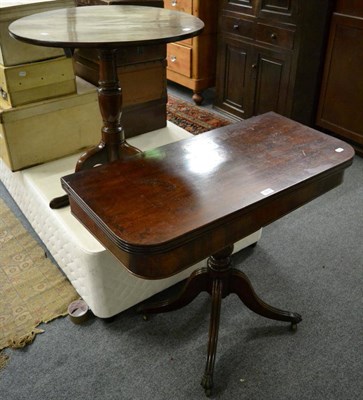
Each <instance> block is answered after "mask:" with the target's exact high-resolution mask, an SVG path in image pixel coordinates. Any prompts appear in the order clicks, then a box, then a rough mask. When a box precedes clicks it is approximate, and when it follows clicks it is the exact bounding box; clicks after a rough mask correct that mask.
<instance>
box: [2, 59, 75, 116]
mask: <svg viewBox="0 0 363 400" xmlns="http://www.w3.org/2000/svg"><path fill="white" fill-rule="evenodd" d="M72 93H76V83H75V75H74V70H73V63H72V59H70V58H66V57H57V58H52V59H49V60H46V61H39V62H34V63H28V64H21V65H15V66H12V67H4V66H2V65H0V94H1V96H0V107H1V108H3V109H6V108H10V107H17V106H20V105H23V104H28V103H32V102H36V101H40V100H45V99H50V98H53V97H59V96H64V95H67V94H72Z"/></svg>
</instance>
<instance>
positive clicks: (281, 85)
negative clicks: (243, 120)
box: [250, 47, 291, 116]
mask: <svg viewBox="0 0 363 400" xmlns="http://www.w3.org/2000/svg"><path fill="white" fill-rule="evenodd" d="M254 51H255V52H256V54H255V62H254V63H253V64H252V66H253V71H254V72H255V75H254V77H253V79H252V86H253V87H252V89H251V90H250V92H251V93H254V103H253V111H252V112H253V115H259V114H263V113H265V112H268V111H275V112H277V113H279V114H282V115H286V116H289V112H290V110H289V108H290V107H289V97H290V96H289V92H290V88H289V81H290V69H291V68H290V64H291V62H290V59H291V56H290V54H289V53H287V52H286V53H285V52H277V51H273V50H269V49H265V48H258V47H256V48H255V49H254Z"/></svg>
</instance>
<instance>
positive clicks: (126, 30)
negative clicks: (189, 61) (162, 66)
mask: <svg viewBox="0 0 363 400" xmlns="http://www.w3.org/2000/svg"><path fill="white" fill-rule="evenodd" d="M203 27H204V23H203V22H202V21H201V20H200V19H199V18H197V17H194V16H193V15H190V14H186V13H183V12H178V11H172V10H168V9H164V8H157V7H142V6H121V5H115V6H111V5H109V6H85V7H74V8H73V7H71V8H64V9H59V10H53V11H47V12H42V13H38V14H33V15H29V16H27V17H23V18H20V19H18V20H16V21H15V22H13V23H11V24H10V26H9V32H10V35H11V36H13V37H14V38H15V39H18V40H21V41H23V42H26V43H31V44H36V45H40V46H50V47H64V48H75V47H78V48H79V47H109V48H111V47H113V48H117V47H121V46H127V45H132V46H135V45H146V44H160V43H168V42H174V41H178V40H183V39H187V38H189V37H192V36H196V35H198V34H199V33H200V32H201V31H202V29H203Z"/></svg>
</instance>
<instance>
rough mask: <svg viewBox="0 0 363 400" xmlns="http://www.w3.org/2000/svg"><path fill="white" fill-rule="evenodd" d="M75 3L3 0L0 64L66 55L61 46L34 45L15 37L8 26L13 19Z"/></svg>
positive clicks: (0, 3) (0, 8) (16, 63)
mask: <svg viewBox="0 0 363 400" xmlns="http://www.w3.org/2000/svg"><path fill="white" fill-rule="evenodd" d="M74 5H75V2H74V0H1V1H0V64H2V65H4V66H11V65H18V64H25V63H28V62H33V61H40V60H45V59H48V58H52V57H59V56H62V55H64V51H63V49H60V48H51V47H42V46H34V45H31V44H27V43H23V42H20V41H19V40H16V39H13V38H12V37H11V36H10V35H9V31H8V27H9V25H10V24H11V23H12V22H13V21H15V20H17V19H19V18H22V17H25V16H27V15H31V14H36V13H39V12H43V11H50V10H55V9H58V8H65V7H74Z"/></svg>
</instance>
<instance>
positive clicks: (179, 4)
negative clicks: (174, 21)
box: [164, 0, 193, 14]
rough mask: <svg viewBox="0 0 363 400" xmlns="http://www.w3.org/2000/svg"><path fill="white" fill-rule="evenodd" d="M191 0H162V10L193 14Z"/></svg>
mask: <svg viewBox="0 0 363 400" xmlns="http://www.w3.org/2000/svg"><path fill="white" fill-rule="evenodd" d="M192 5H193V1H192V0H164V8H168V9H169V10H175V11H182V12H185V13H187V14H193V8H192Z"/></svg>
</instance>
